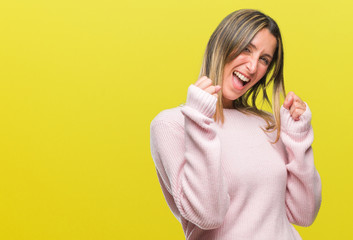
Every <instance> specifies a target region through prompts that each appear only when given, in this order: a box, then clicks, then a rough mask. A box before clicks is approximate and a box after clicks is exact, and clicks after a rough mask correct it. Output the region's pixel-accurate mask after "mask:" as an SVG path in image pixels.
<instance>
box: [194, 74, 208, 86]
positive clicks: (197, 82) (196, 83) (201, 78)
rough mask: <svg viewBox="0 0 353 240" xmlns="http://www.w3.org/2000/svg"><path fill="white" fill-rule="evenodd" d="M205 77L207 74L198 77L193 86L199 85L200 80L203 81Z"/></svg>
mask: <svg viewBox="0 0 353 240" xmlns="http://www.w3.org/2000/svg"><path fill="white" fill-rule="evenodd" d="M205 79H207V76H202V77H200V78H199V79H198V80H197V81H196V82H195V84H194V85H195V86H197V87H198V86H199V85H200V83H201V82H202V81H204V80H205Z"/></svg>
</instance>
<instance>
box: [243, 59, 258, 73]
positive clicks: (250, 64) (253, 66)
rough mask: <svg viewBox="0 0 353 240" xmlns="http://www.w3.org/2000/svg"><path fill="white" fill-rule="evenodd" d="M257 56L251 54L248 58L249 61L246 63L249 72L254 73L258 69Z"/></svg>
mask: <svg viewBox="0 0 353 240" xmlns="http://www.w3.org/2000/svg"><path fill="white" fill-rule="evenodd" d="M257 63H258V61H257V58H256V57H255V56H251V57H249V59H248V62H247V64H246V68H247V70H248V71H249V73H251V74H254V73H255V72H256V70H257Z"/></svg>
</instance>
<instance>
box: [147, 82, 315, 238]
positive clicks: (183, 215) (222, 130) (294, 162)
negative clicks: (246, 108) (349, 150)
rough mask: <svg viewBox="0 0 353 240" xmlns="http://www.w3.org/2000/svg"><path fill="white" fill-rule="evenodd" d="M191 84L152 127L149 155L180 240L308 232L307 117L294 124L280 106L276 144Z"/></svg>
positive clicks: (252, 119) (251, 121)
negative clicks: (220, 119)
mask: <svg viewBox="0 0 353 240" xmlns="http://www.w3.org/2000/svg"><path fill="white" fill-rule="evenodd" d="M216 102H217V99H216V97H214V96H212V95H211V94H208V93H207V92H205V91H203V90H201V89H200V88H198V87H196V86H194V85H191V86H190V87H189V89H188V97H187V101H186V104H185V105H184V106H181V107H177V108H173V109H169V110H165V111H162V112H161V113H160V114H158V116H157V117H156V118H155V119H154V120H153V121H152V123H151V152H152V157H153V160H154V163H155V166H156V169H157V175H158V178H159V181H160V184H161V187H162V190H163V193H164V196H165V199H166V201H167V203H168V205H169V207H170V209H171V210H172V212H173V214H174V215H175V217H176V218H177V219H178V220H179V221H180V222H181V224H182V226H183V230H184V233H185V237H186V239H190V240H191V239H197V240H202V239H207V240H208V239H222V240H228V239H229V240H289V239H291V240H298V239H301V237H300V236H299V234H298V232H297V231H296V230H295V228H294V227H293V226H292V224H291V223H294V224H297V225H300V226H309V225H311V224H312V223H313V221H314V219H315V217H316V215H317V213H318V211H319V208H320V203H321V181H320V176H319V174H318V172H317V171H316V169H315V166H314V160H313V152H312V148H311V144H312V142H313V130H312V127H311V124H310V120H311V112H310V110H309V108H308V106H307V110H306V112H305V113H304V114H303V115H302V116H301V118H300V120H299V121H294V120H293V119H292V118H291V116H290V114H289V112H288V110H286V109H285V108H283V107H282V108H281V124H282V130H281V138H280V140H279V141H278V142H277V143H276V144H271V142H272V141H273V140H274V139H275V134H276V133H271V134H268V133H265V132H264V131H263V130H262V129H261V127H264V126H266V124H265V121H264V120H263V119H262V118H260V117H257V116H254V115H245V114H243V113H241V112H239V111H237V110H234V109H224V117H225V122H224V124H223V125H222V124H218V123H216V122H214V120H213V118H212V116H213V115H214V113H215V109H216Z"/></svg>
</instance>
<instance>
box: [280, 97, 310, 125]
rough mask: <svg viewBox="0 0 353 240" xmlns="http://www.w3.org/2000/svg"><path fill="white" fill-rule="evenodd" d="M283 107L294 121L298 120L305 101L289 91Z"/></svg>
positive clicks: (303, 110)
mask: <svg viewBox="0 0 353 240" xmlns="http://www.w3.org/2000/svg"><path fill="white" fill-rule="evenodd" d="M283 107H284V108H286V109H287V110H289V112H290V115H291V117H292V118H293V120H294V121H298V120H299V118H300V116H301V115H302V114H303V113H304V112H305V110H306V105H305V103H304V102H303V101H302V100H301V99H300V98H299V97H298V96H297V95H295V94H294V92H289V93H288V94H287V96H286V99H285V100H284V103H283Z"/></svg>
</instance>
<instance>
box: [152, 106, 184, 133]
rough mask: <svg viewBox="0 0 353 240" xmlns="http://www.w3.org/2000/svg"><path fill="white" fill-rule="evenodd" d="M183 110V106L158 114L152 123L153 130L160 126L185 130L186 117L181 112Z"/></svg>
mask: <svg viewBox="0 0 353 240" xmlns="http://www.w3.org/2000/svg"><path fill="white" fill-rule="evenodd" d="M181 108H182V107H181V106H178V107H175V108H171V109H166V110H163V111H161V112H160V113H158V114H157V116H156V117H155V118H154V119H153V120H152V122H151V129H152V128H154V127H156V126H158V125H163V126H170V127H176V128H183V126H184V115H183V114H182V112H181Z"/></svg>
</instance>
